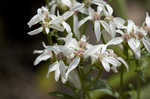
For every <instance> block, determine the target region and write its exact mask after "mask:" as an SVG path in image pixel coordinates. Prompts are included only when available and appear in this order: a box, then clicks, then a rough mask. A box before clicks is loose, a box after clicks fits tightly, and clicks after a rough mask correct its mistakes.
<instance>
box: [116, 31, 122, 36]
mask: <svg viewBox="0 0 150 99" xmlns="http://www.w3.org/2000/svg"><path fill="white" fill-rule="evenodd" d="M116 33H119V34H121V35H124V32H123V31H122V30H116Z"/></svg>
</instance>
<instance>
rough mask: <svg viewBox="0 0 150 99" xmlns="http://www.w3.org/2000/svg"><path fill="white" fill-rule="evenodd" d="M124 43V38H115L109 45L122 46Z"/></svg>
mask: <svg viewBox="0 0 150 99" xmlns="http://www.w3.org/2000/svg"><path fill="white" fill-rule="evenodd" d="M122 42H123V38H122V37H115V38H114V39H112V40H111V41H109V42H108V43H107V45H108V46H109V45H118V44H121V43H122Z"/></svg>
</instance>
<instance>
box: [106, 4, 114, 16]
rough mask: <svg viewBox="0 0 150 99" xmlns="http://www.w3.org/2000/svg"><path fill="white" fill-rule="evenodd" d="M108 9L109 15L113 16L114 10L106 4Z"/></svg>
mask: <svg viewBox="0 0 150 99" xmlns="http://www.w3.org/2000/svg"><path fill="white" fill-rule="evenodd" d="M106 8H107V10H108V13H109V15H110V16H111V15H112V14H113V9H112V7H111V6H110V5H109V4H106Z"/></svg>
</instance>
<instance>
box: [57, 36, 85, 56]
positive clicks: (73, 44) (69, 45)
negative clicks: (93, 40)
mask: <svg viewBox="0 0 150 99" xmlns="http://www.w3.org/2000/svg"><path fill="white" fill-rule="evenodd" d="M60 39H62V40H64V41H65V45H63V46H59V48H60V50H61V51H62V52H63V53H64V55H65V56H66V57H67V58H68V59H72V58H74V57H75V56H82V55H83V54H84V52H85V47H86V44H87V43H86V37H85V36H83V37H82V38H81V40H80V41H77V40H76V39H75V38H72V34H68V35H67V37H66V38H60Z"/></svg>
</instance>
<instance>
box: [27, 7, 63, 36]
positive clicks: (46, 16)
mask: <svg viewBox="0 0 150 99" xmlns="http://www.w3.org/2000/svg"><path fill="white" fill-rule="evenodd" d="M54 19H56V16H55V15H52V14H50V13H49V11H48V9H47V8H45V7H42V8H39V9H38V11H37V14H36V15H35V16H33V17H32V19H31V20H30V21H29V22H28V25H29V27H32V26H33V25H35V24H37V23H40V22H42V26H41V27H39V28H38V29H35V30H33V31H31V32H28V34H29V35H36V34H39V33H40V32H42V31H43V30H45V32H46V33H47V34H48V33H49V32H50V31H49V28H52V29H56V30H58V31H61V32H62V31H64V28H63V27H62V26H61V25H60V24H50V23H49V22H50V20H54Z"/></svg>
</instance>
